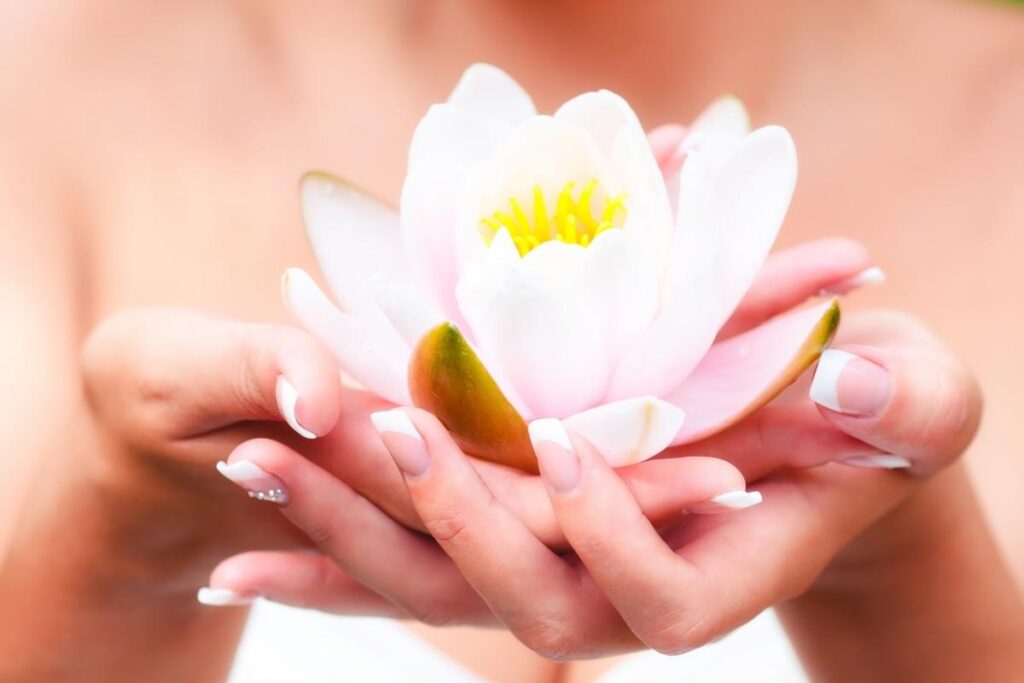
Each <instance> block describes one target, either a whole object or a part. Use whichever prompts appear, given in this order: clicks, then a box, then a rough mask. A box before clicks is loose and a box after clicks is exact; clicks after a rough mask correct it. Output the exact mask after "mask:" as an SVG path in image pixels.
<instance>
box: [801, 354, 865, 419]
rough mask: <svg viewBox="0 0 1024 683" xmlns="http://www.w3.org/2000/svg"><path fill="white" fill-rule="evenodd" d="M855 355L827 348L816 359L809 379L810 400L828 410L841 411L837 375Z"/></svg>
mask: <svg viewBox="0 0 1024 683" xmlns="http://www.w3.org/2000/svg"><path fill="white" fill-rule="evenodd" d="M856 357H857V356H855V355H853V354H852V353H849V352H848V351H840V350H838V349H827V350H826V351H825V352H824V353H822V354H821V358H819V359H818V369H817V370H815V371H814V379H813V380H812V381H811V390H810V396H811V400H812V401H814V402H815V403H817V404H818V405H820V406H824V407H826V408H828V409H829V410H835V411H837V412H838V411H841V410H842V408H841V407H840V405H839V394H838V387H839V375H840V374H842V372H843V368H845V367H846V364H847V363H849V362H850V361H851V360H853V359H855V358H856Z"/></svg>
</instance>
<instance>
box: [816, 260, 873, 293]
mask: <svg viewBox="0 0 1024 683" xmlns="http://www.w3.org/2000/svg"><path fill="white" fill-rule="evenodd" d="M883 282H885V272H884V271H883V270H882V269H881V268H879V267H878V266H872V267H871V268H866V269H865V270H862V271H860V272H859V273H857V274H856V275H851V276H850V277H848V278H845V279H843V280H840V281H839V282H834V283H832V284H831V285H829V286H828V287H825V288H824V289H823V290H822V291H821V294H823V295H830V294H849V293H850V292H852V291H854V290H855V289H860V288H861V287H870V286H872V285H880V284H882V283H883Z"/></svg>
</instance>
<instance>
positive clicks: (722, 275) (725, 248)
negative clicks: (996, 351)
mask: <svg viewBox="0 0 1024 683" xmlns="http://www.w3.org/2000/svg"><path fill="white" fill-rule="evenodd" d="M677 156H682V157H683V159H684V160H683V162H682V166H681V168H680V169H679V170H678V172H675V173H672V174H671V177H670V178H668V179H666V178H665V177H663V175H662V171H661V169H660V168H659V165H658V163H657V161H656V160H655V157H654V154H653V152H652V150H651V147H650V145H649V144H648V141H647V138H646V136H645V133H644V130H643V128H642V127H641V125H640V122H639V120H638V119H637V116H636V114H635V113H634V112H633V110H632V109H631V108H630V106H629V105H628V104H627V103H626V101H625V100H623V99H622V98H621V97H619V96H618V95H615V94H613V93H611V92H608V91H604V90H602V91H599V92H589V93H586V94H583V95H580V96H578V97H575V98H573V99H572V100H570V101H568V102H567V103H565V104H564V105H563V106H562V107H561V108H560V109H558V111H556V112H555V114H554V115H553V116H545V115H539V114H537V112H536V110H535V108H534V105H533V103H532V101H531V99H530V97H529V95H527V93H526V92H525V91H524V90H523V89H522V88H521V87H520V86H519V85H517V84H516V83H515V81H513V80H512V79H511V78H510V77H509V76H508V75H507V74H505V73H504V72H502V71H500V70H499V69H496V68H494V67H491V66H486V65H475V66H472V67H470V68H469V69H468V70H467V71H466V72H465V74H464V75H463V77H462V79H461V80H460V81H459V83H458V85H457V86H456V88H455V90H454V91H453V92H452V94H451V96H450V97H449V98H448V101H447V102H445V103H442V104H435V105H433V106H432V107H431V108H430V110H429V111H428V112H427V114H426V116H425V117H424V118H423V119H422V121H421V122H420V123H419V126H418V127H417V129H416V132H415V135H414V136H413V140H412V145H411V149H410V152H409V165H408V175H407V176H406V179H405V184H404V186H403V189H402V195H401V204H400V210H399V211H397V212H396V211H395V210H393V209H392V208H390V207H389V206H388V205H387V204H385V203H384V202H381V201H378V200H376V199H373V198H372V197H370V196H368V195H367V194H365V193H363V192H360V191H359V190H357V189H356V188H354V187H353V186H352V185H350V184H348V183H346V182H343V181H341V180H339V179H336V178H332V177H331V176H328V175H326V174H322V173H310V174H308V175H307V176H306V177H305V178H304V179H303V182H302V206H303V212H304V216H305V222H306V229H307V232H308V234H309V239H310V241H311V243H312V246H313V249H314V251H315V252H316V257H317V260H318V262H319V264H320V268H321V270H322V272H323V274H324V276H325V277H326V280H327V282H328V284H329V285H330V289H331V291H332V292H333V294H334V296H335V297H336V299H337V301H338V303H339V304H340V305H341V307H342V308H341V309H339V308H337V307H335V305H334V304H332V302H331V301H330V299H329V298H328V297H327V296H326V295H324V294H323V293H322V292H321V290H320V289H318V287H317V285H316V284H315V283H314V282H313V280H312V278H311V277H310V276H309V275H307V274H306V273H304V272H302V271H301V270H298V269H291V270H289V271H288V272H287V273H286V274H285V277H284V285H283V289H284V296H285V301H286V304H287V306H288V307H289V309H290V310H291V312H292V313H293V314H294V315H295V316H296V318H297V319H298V320H299V322H300V323H301V324H302V325H303V326H304V327H305V328H306V329H308V330H309V331H310V332H311V333H313V334H314V335H316V336H318V337H319V338H320V339H322V340H323V341H324V342H326V343H327V344H328V345H329V346H330V347H331V349H332V350H333V352H334V353H335V355H336V357H337V359H338V361H339V363H340V365H341V367H342V368H343V370H344V372H345V373H346V374H347V375H348V376H350V378H351V379H354V380H355V381H356V382H358V383H359V384H361V385H362V386H363V387H365V388H366V389H368V390H370V391H372V392H374V393H376V394H378V395H380V396H381V397H383V398H386V399H388V400H390V401H393V402H394V403H397V404H402V405H410V404H413V405H416V406H420V407H422V408H425V409H428V410H430V411H432V412H433V413H434V414H435V415H436V416H437V417H439V418H440V419H441V421H442V422H443V423H444V424H445V425H446V427H447V428H448V429H449V430H450V431H451V432H452V434H453V435H454V436H455V438H456V439H457V440H458V442H459V443H460V445H461V446H462V447H463V448H464V449H465V450H466V451H467V452H468V453H471V454H473V455H476V456H478V457H481V458H485V459H488V460H493V461H496V462H501V463H505V464H508V465H512V466H515V467H519V468H521V469H524V470H527V471H536V459H535V457H534V454H533V451H532V449H531V447H530V443H529V438H528V436H527V424H528V423H529V422H530V421H531V420H533V419H538V418H551V417H553V418H558V419H561V420H562V421H563V423H564V424H565V426H566V428H567V429H568V430H569V431H570V432H572V433H576V434H578V435H580V436H581V437H583V438H586V439H588V440H589V441H590V442H591V443H592V444H594V446H595V447H596V448H597V450H598V451H599V452H600V453H601V454H602V456H603V457H604V458H605V459H606V460H607V461H608V462H609V463H610V464H612V465H614V466H618V465H624V464H627V463H631V462H636V461H639V460H642V459H645V458H649V457H651V456H653V455H655V454H656V453H658V452H660V451H662V450H663V449H665V448H666V447H668V446H670V445H672V444H680V443H684V442H688V441H693V440H695V439H699V438H702V437H704V436H707V435H709V434H712V433H714V432H716V431H718V430H721V429H724V428H725V427H727V426H729V425H731V424H733V423H735V422H736V421H738V420H740V419H742V418H743V417H744V416H746V415H748V414H750V413H751V412H752V411H754V410H756V409H757V408H759V407H760V406H762V405H764V404H765V403H766V402H767V401H769V400H770V399H771V398H773V397H774V396H775V395H776V394H777V393H779V392H780V391H781V390H782V389H783V388H784V387H785V386H787V385H788V384H789V383H791V382H792V381H793V380H794V379H795V378H796V377H797V375H798V374H799V373H800V372H801V371H802V370H803V369H805V368H806V367H807V366H808V365H810V364H811V363H812V362H813V361H814V360H815V359H816V358H817V357H818V355H819V354H820V352H821V351H822V350H823V348H824V347H825V346H826V345H827V344H828V342H829V341H830V339H831V337H832V335H833V333H834V331H835V328H836V325H837V323H838V307H837V304H836V302H835V301H834V300H833V301H827V302H825V303H822V304H819V305H816V306H814V307H811V308H806V309H801V310H799V311H795V312H789V313H787V314H785V315H782V316H779V317H777V318H775V319H773V320H771V321H769V322H767V323H765V324H764V325H762V326H761V327H758V328H755V329H753V330H751V331H748V332H746V333H744V334H741V335H739V336H735V337H732V338H729V339H727V340H725V341H721V342H719V343H715V340H716V336H717V334H718V331H719V329H720V328H721V327H722V325H723V324H724V323H725V321H726V320H727V319H728V318H729V317H730V315H731V314H732V313H733V311H734V310H735V308H736V306H737V304H738V303H739V301H740V299H741V297H742V296H743V295H744V293H745V292H746V291H747V289H748V288H749V287H750V285H751V283H752V281H753V279H754V277H755V275H756V274H757V272H758V270H759V268H760V266H761V264H762V262H763V261H764V259H765V257H766V255H767V254H768V251H769V249H770V248H771V245H772V243H773V242H774V240H775V237H776V234H777V233H778V230H779V227H780V225H781V223H782V220H783V218H784V216H785V213H786V210H787V208H788V205H789V200H790V196H791V194H792V192H793V186H794V183H795V181H796V151H795V148H794V146H793V141H792V139H791V138H790V136H789V134H788V133H787V132H786V131H785V130H784V129H783V128H780V127H777V126H769V127H766V128H760V129H758V130H755V131H753V132H750V130H749V124H748V122H747V116H746V113H745V111H744V110H743V107H742V105H741V104H740V103H739V102H738V101H736V100H735V99H725V100H720V101H718V102H716V103H714V104H713V105H712V106H711V107H709V109H708V110H706V111H705V113H704V114H702V115H701V116H700V117H699V118H698V119H697V120H696V121H695V122H694V123H693V125H692V126H691V127H690V128H689V129H688V132H687V134H686V136H685V139H684V140H683V142H682V145H681V147H680V149H679V152H678V155H677Z"/></svg>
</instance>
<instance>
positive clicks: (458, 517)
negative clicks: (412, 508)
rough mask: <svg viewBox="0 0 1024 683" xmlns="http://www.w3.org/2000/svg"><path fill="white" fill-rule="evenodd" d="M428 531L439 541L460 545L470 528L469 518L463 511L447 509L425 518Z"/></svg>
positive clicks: (424, 522) (424, 524)
mask: <svg viewBox="0 0 1024 683" xmlns="http://www.w3.org/2000/svg"><path fill="white" fill-rule="evenodd" d="M423 526H424V527H426V529H427V532H428V533H429V534H430V535H431V536H433V537H434V538H435V539H436V540H437V541H438V542H439V543H444V544H449V545H458V544H459V543H461V542H462V541H463V540H464V539H465V537H466V533H467V529H468V528H469V518H468V516H467V515H466V514H465V513H464V512H461V511H446V512H443V513H440V514H437V515H433V516H429V517H427V518H425V519H424V520H423Z"/></svg>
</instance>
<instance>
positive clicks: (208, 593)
mask: <svg viewBox="0 0 1024 683" xmlns="http://www.w3.org/2000/svg"><path fill="white" fill-rule="evenodd" d="M258 597H259V596H258V595H243V594H241V593H236V592H235V591H233V590H230V589H228V588H209V587H203V588H200V589H199V592H198V593H196V600H198V601H199V602H200V603H201V604H203V605H210V606H211V607H231V606H238V605H251V604H252V603H253V601H254V600H255V599H256V598H258Z"/></svg>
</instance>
